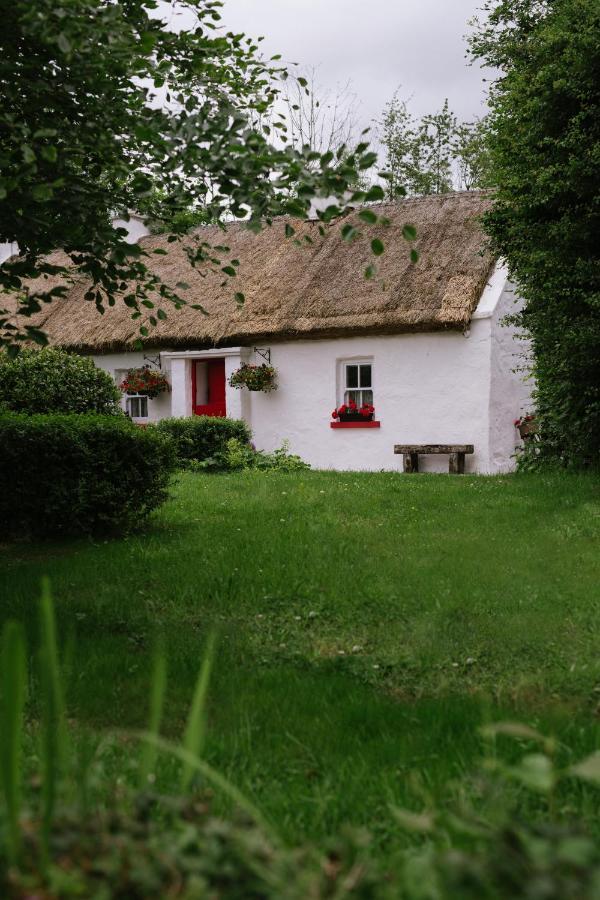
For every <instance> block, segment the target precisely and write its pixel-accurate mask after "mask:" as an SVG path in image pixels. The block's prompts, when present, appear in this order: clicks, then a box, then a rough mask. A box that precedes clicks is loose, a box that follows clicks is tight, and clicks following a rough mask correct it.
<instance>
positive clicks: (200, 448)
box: [156, 416, 252, 463]
mask: <svg viewBox="0 0 600 900" xmlns="http://www.w3.org/2000/svg"><path fill="white" fill-rule="evenodd" d="M156 430H157V431H158V432H160V433H161V434H165V435H168V436H169V437H171V438H172V439H173V441H174V443H175V452H176V453H177V459H178V460H179V462H180V463H187V462H190V461H192V460H197V461H200V462H202V461H204V460H207V459H213V458H215V457H219V456H221V455H222V454H224V453H225V452H226V450H227V442H228V441H230V440H231V439H232V438H235V439H236V440H238V441H240V442H241V443H242V444H249V443H250V439H251V437H252V432H251V431H250V429H249V428H248V426H247V425H246V423H245V422H242V421H241V420H240V419H225V418H222V417H219V416H191V417H190V418H188V419H163V420H162V421H161V422H159V423H158V425H157V426H156Z"/></svg>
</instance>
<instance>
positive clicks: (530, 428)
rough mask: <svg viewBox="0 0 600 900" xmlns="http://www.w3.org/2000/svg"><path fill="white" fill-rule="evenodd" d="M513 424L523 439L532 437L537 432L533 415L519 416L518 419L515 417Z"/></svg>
mask: <svg viewBox="0 0 600 900" xmlns="http://www.w3.org/2000/svg"><path fill="white" fill-rule="evenodd" d="M514 424H515V428H516V429H517V430H518V432H519V435H520V436H521V438H522V439H523V440H528V439H530V438H532V437H534V436H535V435H536V434H537V432H538V425H537V422H536V420H535V416H521V418H520V419H515V423H514Z"/></svg>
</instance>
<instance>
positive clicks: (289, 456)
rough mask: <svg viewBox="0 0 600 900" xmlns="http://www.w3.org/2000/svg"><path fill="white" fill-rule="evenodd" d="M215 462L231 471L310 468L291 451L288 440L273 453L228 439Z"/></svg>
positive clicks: (288, 470) (283, 470) (289, 470)
mask: <svg viewBox="0 0 600 900" xmlns="http://www.w3.org/2000/svg"><path fill="white" fill-rule="evenodd" d="M214 463H215V464H216V465H219V466H221V467H222V468H225V469H228V470H229V471H236V470H246V471H247V470H250V469H254V470H257V471H261V472H265V471H268V470H274V471H278V472H297V471H299V470H300V471H301V470H303V469H310V465H309V464H308V463H306V462H304V460H303V459H301V458H300V457H299V456H297V455H296V454H295V453H290V445H289V443H288V441H284V442H283V444H282V445H281V447H278V448H277V450H274V451H273V452H272V453H267V452H266V451H265V450H255V448H254V446H252V445H249V444H242V442H241V441H239V440H236V438H231V439H230V440H229V441H227V445H226V447H225V452H224V453H223V454H222V455H220V456H219V457H218V458H217V459H215V460H214Z"/></svg>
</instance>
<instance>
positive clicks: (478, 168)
mask: <svg viewBox="0 0 600 900" xmlns="http://www.w3.org/2000/svg"><path fill="white" fill-rule="evenodd" d="M381 143H382V144H383V147H384V149H385V153H386V159H385V164H386V169H387V173H388V174H387V191H386V193H387V196H388V198H389V199H393V198H394V197H397V196H401V195H403V194H405V193H409V194H416V195H424V194H444V193H447V192H448V191H452V190H455V189H458V190H475V189H477V188H483V187H488V186H489V171H488V169H489V167H488V164H487V159H488V149H487V127H486V121H485V119H482V120H480V121H477V122H474V123H468V122H459V121H458V119H457V117H456V116H455V114H454V113H453V112H452V111H451V110H450V108H449V105H448V100H445V101H444V104H443V106H442V108H441V110H440V111H439V112H437V113H433V114H427V115H425V116H422V118H420V119H415V118H414V116H413V115H412V114H411V112H410V111H409V109H408V105H407V103H406V101H404V100H401V99H400V97H399V95H398V93H396V94H394V96H393V97H392V99H391V101H390V102H389V103H388V104H387V106H386V107H385V109H384V113H383V120H382V130H381Z"/></svg>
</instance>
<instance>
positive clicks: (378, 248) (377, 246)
mask: <svg viewBox="0 0 600 900" xmlns="http://www.w3.org/2000/svg"><path fill="white" fill-rule="evenodd" d="M371 250H372V251H373V253H374V254H375V256H381V254H382V253H383V252H384V251H385V247H384V246H383V241H381V240H380V239H379V238H374V239H373V240H372V241H371Z"/></svg>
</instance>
